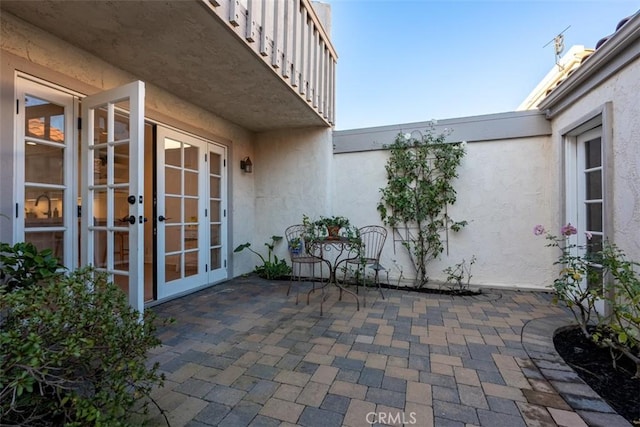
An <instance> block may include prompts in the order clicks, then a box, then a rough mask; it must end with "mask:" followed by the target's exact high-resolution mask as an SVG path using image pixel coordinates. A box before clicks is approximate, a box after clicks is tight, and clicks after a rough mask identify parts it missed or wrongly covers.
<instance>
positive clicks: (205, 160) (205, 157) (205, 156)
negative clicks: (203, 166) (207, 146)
mask: <svg viewBox="0 0 640 427" xmlns="http://www.w3.org/2000/svg"><path fill="white" fill-rule="evenodd" d="M204 162H205V163H207V154H206V153H205V154H204Z"/></svg>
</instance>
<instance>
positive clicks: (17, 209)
mask: <svg viewBox="0 0 640 427" xmlns="http://www.w3.org/2000/svg"><path fill="white" fill-rule="evenodd" d="M19 217H20V205H19V204H18V203H16V218H19Z"/></svg>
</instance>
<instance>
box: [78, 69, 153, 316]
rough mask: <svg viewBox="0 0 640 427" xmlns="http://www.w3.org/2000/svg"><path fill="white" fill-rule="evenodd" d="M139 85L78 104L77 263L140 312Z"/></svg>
mask: <svg viewBox="0 0 640 427" xmlns="http://www.w3.org/2000/svg"><path fill="white" fill-rule="evenodd" d="M144 95H145V88H144V83H142V82H140V81H137V82H133V83H130V84H127V85H125V86H121V87H118V88H115V89H111V90H108V91H105V92H100V93H98V94H96V95H92V96H88V97H86V98H84V99H83V100H82V117H83V125H82V150H81V157H82V162H81V163H82V212H81V218H82V227H81V230H82V232H81V236H82V242H81V259H82V265H94V266H95V267H96V269H97V270H99V271H104V272H106V273H107V274H108V276H109V279H110V280H112V281H113V282H114V283H116V284H117V285H118V286H120V287H121V288H122V289H123V290H124V291H125V292H127V293H128V296H129V303H130V305H131V306H132V307H134V308H136V309H137V310H139V311H140V312H142V311H143V309H144V222H145V220H146V219H145V218H144V207H143V203H144V202H145V200H144V197H143V194H144Z"/></svg>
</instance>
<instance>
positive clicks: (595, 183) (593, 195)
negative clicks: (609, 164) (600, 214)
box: [585, 169, 602, 200]
mask: <svg viewBox="0 0 640 427" xmlns="http://www.w3.org/2000/svg"><path fill="white" fill-rule="evenodd" d="M585 178H586V180H585V181H586V186H587V200H594V199H602V170H601V169H597V170H594V171H591V172H587V173H585Z"/></svg>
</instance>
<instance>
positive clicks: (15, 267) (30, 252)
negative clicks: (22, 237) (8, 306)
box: [0, 242, 63, 291]
mask: <svg viewBox="0 0 640 427" xmlns="http://www.w3.org/2000/svg"><path fill="white" fill-rule="evenodd" d="M62 268H63V267H62V265H60V262H59V261H58V259H57V258H56V257H54V256H53V252H52V251H51V249H45V250H43V251H38V249H37V248H36V247H35V245H33V244H32V243H28V242H21V243H16V244H15V245H13V246H11V245H9V244H8V243H0V285H5V286H6V287H7V289H8V290H9V291H11V290H13V289H15V288H19V287H24V286H31V285H34V284H36V283H38V282H40V281H42V280H46V279H50V278H52V277H55V276H56V275H58V274H59V273H60V271H61V269H62Z"/></svg>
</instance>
